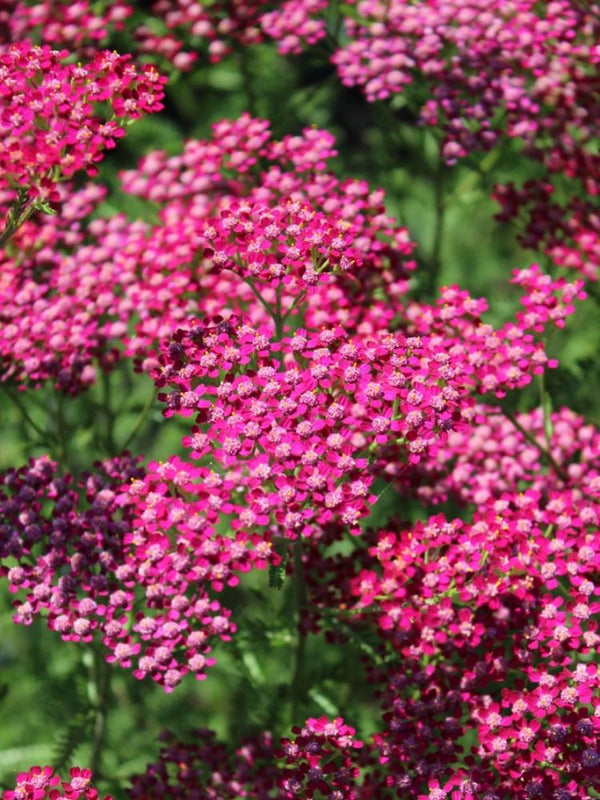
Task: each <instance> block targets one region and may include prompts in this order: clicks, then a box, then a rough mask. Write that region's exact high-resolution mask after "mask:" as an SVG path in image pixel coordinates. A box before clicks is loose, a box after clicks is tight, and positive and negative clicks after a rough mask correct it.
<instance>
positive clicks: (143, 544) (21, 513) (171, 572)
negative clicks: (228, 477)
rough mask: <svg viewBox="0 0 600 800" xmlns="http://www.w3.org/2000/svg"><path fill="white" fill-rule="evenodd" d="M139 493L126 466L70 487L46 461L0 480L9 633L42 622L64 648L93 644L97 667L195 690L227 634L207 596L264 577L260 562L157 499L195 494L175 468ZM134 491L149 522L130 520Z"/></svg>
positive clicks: (129, 462) (247, 539)
mask: <svg viewBox="0 0 600 800" xmlns="http://www.w3.org/2000/svg"><path fill="white" fill-rule="evenodd" d="M150 470H151V471H150V475H153V472H152V467H151V468H150ZM142 481H143V471H142V470H141V469H140V468H139V467H138V466H137V464H136V462H135V461H134V460H133V459H132V458H131V457H129V456H123V457H121V458H119V459H113V460H111V461H108V462H105V463H104V464H102V465H98V468H97V471H96V472H95V473H93V474H89V475H84V476H83V477H82V479H81V480H80V481H79V484H78V485H77V484H75V482H74V481H73V479H72V477H71V476H69V475H67V476H63V477H59V476H58V475H57V474H56V465H55V464H54V463H53V462H51V461H50V460H49V459H48V458H44V457H41V458H38V459H36V460H32V462H31V463H30V464H29V465H28V466H27V467H23V468H22V469H20V470H9V471H8V472H6V473H5V474H4V475H2V476H1V484H0V489H1V493H0V512H1V514H2V518H3V520H4V521H3V524H2V526H1V528H0V557H1V558H2V559H3V560H5V564H4V565H3V566H2V567H0V569H1V570H2V574H3V575H5V576H6V578H7V580H8V584H9V588H10V590H11V591H12V592H14V593H17V594H18V595H19V599H18V600H17V601H16V602H15V604H14V608H15V614H14V617H13V619H14V621H15V622H17V623H21V624H25V625H28V624H30V623H31V622H32V621H33V620H34V619H35V618H36V617H38V616H43V617H45V618H46V620H47V624H48V627H49V628H51V629H52V630H54V631H56V632H57V633H59V634H60V635H61V637H62V638H63V639H64V640H65V641H77V642H83V643H89V642H92V641H99V642H101V643H102V644H103V645H104V647H105V648H107V649H108V655H107V661H109V662H114V663H116V664H118V665H119V666H121V667H123V668H127V669H131V670H132V671H133V674H134V675H135V677H136V678H140V679H141V678H144V677H147V676H149V677H151V678H152V679H153V680H155V681H157V682H158V683H160V684H161V685H162V686H163V687H164V688H165V690H166V691H172V689H173V688H174V687H175V686H176V685H177V684H178V683H180V682H181V680H182V679H183V677H184V676H185V675H186V674H187V673H188V672H192V673H193V674H194V675H195V676H196V678H198V679H202V678H204V677H205V675H206V669H207V668H208V667H210V666H211V665H212V664H214V659H213V658H212V657H211V656H209V653H210V651H211V644H212V642H213V639H215V637H216V639H219V638H220V639H222V640H226V641H227V640H229V639H230V637H231V634H232V633H233V632H234V631H235V625H234V624H233V623H232V622H231V621H230V619H229V617H230V614H231V612H230V611H229V610H228V609H226V608H223V607H222V606H221V604H220V603H219V602H218V600H216V599H215V597H214V596H213V595H212V593H211V592H210V591H209V589H212V590H214V591H217V592H218V591H220V590H222V589H223V588H224V586H225V585H228V586H234V585H236V583H237V582H238V577H237V575H238V573H239V572H245V571H247V570H248V569H250V567H251V566H255V567H264V566H266V559H267V558H268V556H269V554H270V551H269V548H264V547H262V546H260V545H258V546H257V547H256V548H255V549H254V548H253V545H254V543H255V540H253V539H252V537H251V536H247V535H244V534H242V533H240V534H239V535H238V536H237V537H230V538H227V537H223V536H217V535H216V534H214V531H212V530H210V529H208V531H207V529H206V528H207V525H206V524H204V525H203V517H202V516H200V515H198V513H197V511H201V510H203V509H202V502H201V500H200V499H198V500H197V502H196V505H194V504H193V503H186V502H184V501H183V500H182V498H181V497H180V496H177V495H173V496H171V495H169V493H168V492H167V491H166V489H165V487H166V485H167V483H166V482H171V483H172V485H175V486H179V487H180V488H181V490H182V491H190V492H191V491H193V488H194V487H193V486H192V485H191V479H190V477H189V475H187V474H186V473H184V472H183V471H180V472H178V471H177V469H176V466H175V464H173V463H172V464H171V465H170V466H169V468H164V469H162V470H159V471H158V472H157V474H156V477H155V485H154V487H152V484H151V483H147V484H143V483H142ZM123 483H125V484H126V486H125V489H123V488H122V487H123ZM142 487H146V488H147V489H148V492H149V493H148V495H147V496H146V498H145V499H146V509H147V513H146V515H145V516H144V518H143V519H142V520H138V519H137V510H136V508H135V506H134V503H133V498H135V497H136V495H137V493H139V492H140V490H141V489H142ZM150 488H153V489H154V491H152V492H150ZM78 490H79V491H83V492H84V494H85V502H84V503H83V504H82V503H81V501H80V499H79V494H78ZM161 493H164V494H165V495H167V496H166V497H165V498H164V499H163V497H162V495H161ZM167 501H170V502H167ZM150 508H152V509H153V514H152V515H151V514H150V511H149V509H150ZM159 520H160V525H158V524H157V521H159ZM138 525H140V530H139V531H137V530H136V528H137V526H138Z"/></svg>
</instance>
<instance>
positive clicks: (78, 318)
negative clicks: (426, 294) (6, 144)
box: [0, 115, 415, 394]
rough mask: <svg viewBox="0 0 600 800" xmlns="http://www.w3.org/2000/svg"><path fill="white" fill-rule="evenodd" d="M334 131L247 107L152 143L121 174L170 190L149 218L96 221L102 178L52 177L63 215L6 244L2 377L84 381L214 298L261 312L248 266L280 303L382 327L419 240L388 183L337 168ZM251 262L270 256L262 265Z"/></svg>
mask: <svg viewBox="0 0 600 800" xmlns="http://www.w3.org/2000/svg"><path fill="white" fill-rule="evenodd" d="M333 145H334V141H333V137H332V136H331V135H330V134H328V133H327V132H325V131H319V130H316V129H307V130H305V131H304V132H303V134H302V135H301V136H288V137H285V138H284V139H283V140H281V141H272V140H271V134H270V131H269V129H268V124H267V123H266V122H265V121H263V120H254V119H252V118H251V117H249V116H248V115H242V117H241V118H240V119H239V120H236V121H234V122H229V121H222V122H220V123H217V124H216V125H215V126H214V136H213V138H212V139H209V140H207V141H202V142H189V143H188V145H186V148H185V150H184V153H183V154H182V155H180V156H173V157H170V158H167V157H166V156H165V155H164V154H161V153H154V154H150V155H149V156H147V157H145V158H144V159H143V160H142V162H141V163H140V167H139V168H138V170H136V171H135V172H129V173H126V174H125V175H124V176H123V179H124V186H125V188H126V189H128V190H129V191H131V192H134V193H137V194H140V195H141V196H143V197H145V198H147V199H148V200H151V201H153V202H158V203H160V205H161V208H160V210H159V216H160V217H161V224H158V225H155V226H151V225H149V224H147V223H142V222H139V221H133V222H131V221H128V220H127V219H126V218H125V217H124V216H122V215H116V216H114V217H111V218H98V219H92V220H89V219H88V217H89V216H90V215H93V214H94V212H95V209H96V208H97V205H98V203H99V202H100V201H101V200H102V198H103V193H102V192H101V191H100V190H99V189H98V188H93V187H86V188H84V189H82V190H79V191H75V190H73V188H72V187H69V188H70V191H69V192H67V189H66V187H63V185H62V184H58V186H57V187H56V192H57V199H56V200H55V201H54V206H55V207H56V209H57V211H58V214H57V216H56V217H53V218H50V217H47V216H43V217H39V218H36V219H32V220H29V221H28V222H27V223H25V225H24V226H23V227H22V228H21V229H20V230H19V231H17V232H16V233H15V234H14V238H13V241H14V243H15V245H16V247H15V248H14V249H11V250H10V251H9V252H7V253H5V255H4V261H3V269H2V275H3V278H2V279H0V292H1V294H2V307H3V312H2V313H3V321H4V323H5V324H4V325H3V326H0V356H1V357H2V365H1V366H2V379H3V380H14V381H16V382H17V384H19V385H25V384H33V385H40V384H41V383H43V382H44V381H47V380H49V379H51V380H54V382H55V385H56V386H57V388H59V389H60V390H62V391H67V392H70V393H73V394H75V393H77V392H79V391H81V390H82V389H84V388H86V387H87V386H89V385H90V384H91V383H92V382H93V381H94V380H95V378H96V375H97V371H98V367H100V369H102V370H108V369H110V368H111V366H112V365H113V364H114V363H115V361H116V360H117V359H118V358H121V357H122V356H123V350H124V348H123V345H125V353H126V354H127V355H133V356H139V357H142V356H145V355H149V353H151V352H152V350H153V349H155V347H156V342H157V341H160V340H164V339H165V338H167V337H169V336H170V334H171V332H172V331H173V330H174V329H175V328H176V327H177V326H178V325H179V324H181V322H182V321H183V320H185V319H187V318H188V317H189V316H190V314H193V313H196V314H207V313H208V314H216V313H220V311H221V310H222V301H221V298H223V297H227V298H229V302H230V308H231V311H232V312H234V313H240V312H241V313H243V314H244V315H245V316H247V317H248V318H250V319H252V320H253V321H254V322H255V323H256V324H264V323H265V322H266V321H267V320H269V319H270V316H269V314H268V313H266V311H265V305H264V304H263V303H261V302H260V301H259V300H258V299H257V297H256V295H255V293H254V291H253V289H252V288H251V287H250V286H249V285H248V283H246V282H245V280H244V279H246V278H248V277H252V278H253V280H255V281H258V283H259V284H260V286H259V288H260V293H261V296H262V299H263V300H264V301H265V302H266V303H267V304H269V305H270V307H271V309H272V310H273V311H275V309H276V308H277V306H278V303H279V308H280V310H281V314H282V315H285V314H287V313H289V316H290V318H291V317H292V316H294V315H295V316H300V315H301V312H304V311H305V309H306V307H307V306H308V311H307V313H306V316H305V322H306V324H307V325H309V326H310V327H311V328H314V327H320V326H321V325H323V324H331V323H332V322H334V323H340V324H343V325H344V326H345V327H346V328H347V329H349V330H351V331H358V330H360V331H361V332H364V333H365V334H367V333H371V332H375V331H377V330H380V329H381V328H382V327H384V326H385V323H386V322H387V321H390V320H391V319H392V318H393V316H394V314H395V313H396V309H395V307H394V304H393V303H391V302H390V300H392V299H394V301H398V300H399V299H400V298H401V297H402V296H403V295H404V293H405V292H406V291H407V287H408V275H409V274H410V271H411V270H412V269H413V268H414V266H415V264H414V262H413V261H411V260H410V254H411V251H412V247H413V245H412V243H411V242H410V239H409V237H408V234H407V231H406V229H405V228H404V227H403V226H401V225H399V224H398V223H397V222H395V221H394V220H393V219H392V218H391V217H390V216H389V215H388V214H387V213H386V212H385V208H384V204H383V202H384V195H383V192H381V191H376V192H372V191H371V190H370V189H369V187H368V186H367V184H366V183H365V182H364V181H356V180H347V181H340V180H339V179H337V178H336V177H334V175H333V174H332V173H331V172H330V171H329V169H328V165H327V160H328V159H329V158H330V157H331V156H332V155H334V153H335V150H334V147H333ZM259 159H261V160H262V162H263V163H266V164H267V167H266V169H264V170H261V169H259V167H258V165H257V162H258V160H259ZM215 225H216V227H215ZM228 225H232V226H233V228H232V230H228V229H227V226H228ZM248 225H250V229H249V230H248V231H244V230H243V229H244V227H247V226H248ZM273 226H274V227H273ZM267 228H268V231H267V233H270V234H271V235H272V236H274V238H272V239H269V238H268V236H266V235H264V230H265V229H267ZM319 228H322V230H320V229H319ZM217 229H218V230H219V231H220V233H219V234H217V233H216V231H217ZM233 229H235V230H233ZM215 236H217V239H218V241H217V242H216V243H218V244H219V245H220V246H222V248H223V249H222V250H220V251H219V252H220V253H221V252H225V253H226V254H227V258H228V259H229V260H226V261H225V262H224V265H225V266H229V267H231V269H226V270H223V269H213V266H214V262H213V260H211V259H209V258H208V257H206V256H205V251H206V250H207V248H209V245H211V237H212V239H213V240H214V239H215ZM269 242H270V243H271V244H270V245H268V246H267V243H269ZM213 246H214V244H213ZM236 248H239V254H238V252H237V249H236ZM296 250H299V251H300V252H296ZM213 252H214V251H213ZM249 265H252V269H253V270H254V271H255V272H256V271H257V270H258V266H259V265H263V266H262V268H261V269H260V270H258V272H259V273H260V274H259V275H251V273H250V268H249ZM277 265H279V266H277ZM334 267H335V272H334ZM278 273H279V278H278V277H277V274H278ZM301 276H304V277H301ZM304 294H305V296H301V295H304ZM384 297H385V299H382V298H384ZM294 304H295V305H294Z"/></svg>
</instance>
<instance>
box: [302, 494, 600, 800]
mask: <svg viewBox="0 0 600 800" xmlns="http://www.w3.org/2000/svg"><path fill="white" fill-rule="evenodd" d="M599 519H600V503H599V501H598V498H597V497H596V498H593V497H589V496H585V497H582V496H581V494H580V493H579V492H578V491H577V490H570V489H562V490H561V489H557V490H555V491H552V492H549V493H548V494H542V493H540V492H538V491H535V490H532V489H528V490H525V491H523V492H521V493H516V492H514V491H513V492H512V493H508V492H507V493H504V494H502V495H501V496H500V497H498V498H491V499H490V500H489V501H488V502H486V503H484V504H483V505H480V506H479V510H478V511H477V512H476V513H475V516H474V519H473V522H471V523H467V522H464V521H463V520H459V519H454V520H450V519H448V518H446V517H445V516H444V515H437V516H435V517H431V518H429V520H427V521H426V522H424V523H417V524H416V525H415V526H413V527H405V528H402V526H401V524H398V525H396V526H393V527H392V528H389V529H387V530H381V531H373V532H372V533H370V534H367V539H368V540H369V542H370V545H371V546H370V548H369V550H368V553H365V551H362V552H360V551H359V552H358V553H354V554H352V555H350V556H340V555H338V556H336V557H334V558H330V559H327V560H325V561H323V559H322V558H320V556H319V555H318V554H317V552H316V550H315V551H314V552H313V553H312V554H309V555H308V558H307V559H306V561H305V564H304V568H305V571H306V572H307V574H308V575H309V576H310V579H309V586H310V599H311V607H312V612H311V613H312V614H313V615H316V616H317V617H318V609H319V608H321V609H322V610H323V614H324V617H323V619H322V620H321V621H320V623H318V625H317V627H322V628H323V629H325V630H326V631H327V630H330V635H332V636H335V635H337V636H338V637H340V636H342V637H344V632H345V631H347V638H348V640H349V641H350V642H351V641H352V639H353V633H352V631H353V630H356V632H357V634H358V635H359V636H361V637H364V635H365V631H366V630H370V631H371V635H372V632H373V627H375V628H376V629H378V630H379V636H380V644H379V645H377V646H375V645H374V646H373V647H374V649H373V650H372V651H371V654H372V655H371V657H370V658H369V664H368V670H369V672H370V674H371V679H372V680H373V682H374V683H375V684H376V685H381V684H382V683H383V685H384V687H385V688H384V690H383V694H382V698H381V699H382V711H383V717H382V721H383V723H384V727H383V729H380V731H379V732H378V733H376V735H375V737H374V748H375V750H376V751H378V756H377V758H378V760H379V762H380V764H381V765H383V766H384V767H385V770H386V774H387V775H388V776H389V775H390V774H391V775H393V776H394V777H393V781H394V783H393V785H394V786H395V787H397V789H398V790H401V791H403V792H413V793H414V794H415V796H419V797H421V798H430V797H435V798H444V797H449V798H452V797H459V798H462V797H468V796H470V795H469V792H467V787H469V786H470V787H471V794H472V795H473V797H478V795H477V793H476V792H477V787H481V788H483V787H485V789H486V790H487V791H489V792H490V793H492V796H495V797H497V798H501V799H502V800H503V798H505V797H508V796H515V797H519V798H523V800H525V799H526V798H529V797H538V796H539V797H552V798H554V797H566V796H567V794H569V796H570V797H572V798H585V797H588V796H589V795H588V790H589V789H590V788H593V789H595V788H596V787H597V786H598V771H597V769H596V767H597V763H598V762H597V760H596V756H595V753H597V746H598V744H597V743H598V731H599V726H600V716H599V715H600V681H599V680H598V670H597V668H596V665H595V660H596V659H597V654H598V649H599V642H600V638H599V636H598V631H597V627H598V626H597V614H598V611H599V610H600V600H599V597H598V595H599V594H600V589H599V588H598V587H599V583H598V579H599V575H600V572H599V568H598V565H599V562H598V557H599V553H598V543H597V535H596V532H597V526H598V522H599ZM333 609H337V615H338V619H339V624H338V625H337V626H335V627H334V628H333V629H332V630H331V629H330V626H331V622H330V615H331V613H332V610H333ZM328 620H329V621H328ZM359 641H363V639H362V638H361V639H360V640H359ZM371 641H372V640H371ZM467 736H469V737H471V738H473V737H476V741H477V742H478V745H477V747H476V748H474V749H473V750H472V751H471V753H470V754H469V753H468V752H466V751H465V750H464V745H463V744H462V742H463V741H464V740H465V737H467ZM457 762H463V763H464V762H466V764H467V765H468V768H463V769H458V770H457V769H456V767H455V766H454V765H455V764H456V763H457ZM381 780H382V781H383V782H384V785H385V782H386V778H385V777H382V779H381ZM387 785H388V786H389V785H390V784H389V782H388V783H387ZM461 787H462V789H461ZM380 791H382V792H383V793H384V794H382V796H385V790H384V789H383V788H381V789H380ZM461 791H462V792H463V793H462V794H461ZM427 792H430V794H428V793H427ZM444 792H446V794H444ZM464 792H467V793H466V794H464ZM536 792H537V793H536ZM561 792H562V794H561Z"/></svg>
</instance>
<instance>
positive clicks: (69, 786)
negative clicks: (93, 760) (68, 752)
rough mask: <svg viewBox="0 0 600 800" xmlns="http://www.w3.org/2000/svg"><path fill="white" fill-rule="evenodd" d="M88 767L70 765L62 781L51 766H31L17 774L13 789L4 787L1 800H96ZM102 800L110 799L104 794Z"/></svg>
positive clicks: (110, 798)
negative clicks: (65, 777)
mask: <svg viewBox="0 0 600 800" xmlns="http://www.w3.org/2000/svg"><path fill="white" fill-rule="evenodd" d="M98 797H99V795H98V791H97V789H95V788H94V787H93V786H92V773H91V772H90V770H89V769H82V768H81V767H71V769H70V770H69V779H68V780H66V781H63V780H62V779H61V777H60V775H58V774H56V773H55V772H54V770H53V769H52V767H31V769H29V770H28V771H27V772H21V773H19V774H18V775H17V781H16V786H15V789H6V790H5V791H4V792H3V793H2V800H63V799H64V800H98ZM104 800H112V797H110V796H109V795H106V796H105V797H104Z"/></svg>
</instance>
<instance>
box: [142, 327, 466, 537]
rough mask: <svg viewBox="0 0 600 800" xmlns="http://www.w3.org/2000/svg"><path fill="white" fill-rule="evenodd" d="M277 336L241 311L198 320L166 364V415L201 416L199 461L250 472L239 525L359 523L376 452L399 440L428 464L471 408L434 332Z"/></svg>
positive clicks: (160, 377)
mask: <svg viewBox="0 0 600 800" xmlns="http://www.w3.org/2000/svg"><path fill="white" fill-rule="evenodd" d="M271 335H272V329H271V330H270V329H268V328H267V329H258V330H255V329H253V328H252V327H250V326H248V325H245V324H239V323H237V322H236V320H234V319H232V320H231V321H225V320H221V321H216V322H214V323H212V324H210V323H208V324H207V323H205V324H203V325H198V324H196V325H191V326H188V327H187V328H186V329H183V328H182V329H181V330H180V331H178V332H177V333H176V334H175V336H174V337H173V340H172V341H171V343H170V344H168V345H167V346H166V347H165V348H164V351H163V355H162V356H161V359H160V361H161V367H160V368H159V369H157V370H156V371H155V372H154V379H155V381H156V382H157V383H158V385H159V386H172V387H174V389H173V390H171V391H170V392H169V393H163V394H162V395H161V396H160V399H162V400H163V401H164V402H165V403H166V404H167V408H166V410H165V414H166V416H171V415H172V414H175V413H177V414H183V415H184V416H186V417H194V421H195V426H194V427H193V428H192V434H191V435H190V436H188V437H186V438H185V439H184V444H185V445H186V446H187V447H189V448H190V450H191V456H192V458H196V459H199V458H204V457H205V456H210V457H211V458H212V459H214V460H215V461H216V463H217V464H218V465H220V467H221V468H222V469H223V470H224V471H226V470H228V469H236V470H238V469H242V468H243V470H244V472H245V473H246V477H245V479H244V480H245V481H246V482H247V495H246V498H245V499H246V509H245V511H244V512H243V514H242V515H241V516H240V518H239V522H237V523H234V525H240V527H242V528H243V527H244V525H245V524H248V523H245V522H244V521H243V520H248V521H249V522H250V521H251V520H252V521H257V522H259V524H260V525H261V526H264V525H267V524H271V523H273V522H276V523H277V524H278V526H281V530H282V535H284V536H289V537H291V538H296V536H298V535H299V534H301V533H303V534H305V535H309V534H310V531H311V529H312V526H313V525H314V524H315V523H318V524H321V523H323V522H325V521H327V520H329V519H333V518H339V519H341V520H342V521H343V522H344V523H345V524H347V525H349V526H350V528H351V530H354V531H357V530H358V528H357V524H358V521H359V520H360V519H361V518H362V517H364V516H366V515H367V514H368V513H369V511H368V509H369V505H370V503H372V502H373V499H374V498H373V497H372V496H371V494H370V490H369V486H370V484H371V483H372V480H373V476H372V475H370V474H369V472H368V470H367V467H368V464H369V457H370V455H371V454H372V453H373V452H374V449H376V448H378V447H380V446H383V445H385V444H386V443H392V442H393V443H395V444H396V445H397V446H399V447H400V450H401V452H402V456H401V458H403V459H404V460H405V461H407V462H408V463H417V462H418V461H419V460H420V458H421V457H422V455H423V453H424V452H426V451H427V450H428V449H429V448H430V447H432V446H433V447H435V445H436V443H437V441H438V440H439V439H440V438H444V437H445V436H446V435H447V431H449V430H451V429H452V427H454V426H455V425H458V424H460V423H461V421H462V420H463V419H466V418H467V419H468V417H469V414H470V410H469V409H470V400H469V398H468V397H466V396H465V394H464V392H463V390H462V377H461V376H459V375H458V374H457V373H456V372H455V370H454V367H453V364H452V361H451V359H450V358H449V357H448V356H447V355H446V354H445V353H443V352H442V351H441V350H440V348H439V347H438V345H437V342H433V341H432V342H430V341H429V340H428V339H427V338H425V337H423V338H418V337H414V338H405V337H403V336H401V335H400V334H396V335H392V334H389V335H387V336H382V337H379V338H375V337H374V338H372V339H367V340H365V341H364V342H363V341H361V340H360V339H359V340H357V341H352V340H351V339H350V338H349V337H348V336H347V335H346V334H345V332H344V331H343V330H342V329H341V328H334V329H329V330H323V331H321V332H320V333H318V334H316V333H315V334H311V333H309V332H307V331H304V330H302V329H300V330H298V331H296V332H295V333H294V335H293V336H292V337H285V338H284V339H283V341H282V342H281V343H279V342H277V341H273V340H272V339H271Z"/></svg>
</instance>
